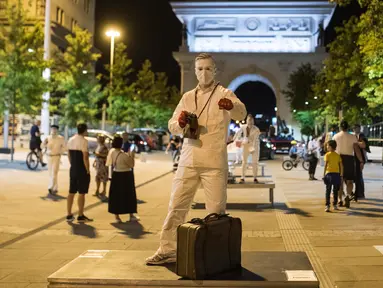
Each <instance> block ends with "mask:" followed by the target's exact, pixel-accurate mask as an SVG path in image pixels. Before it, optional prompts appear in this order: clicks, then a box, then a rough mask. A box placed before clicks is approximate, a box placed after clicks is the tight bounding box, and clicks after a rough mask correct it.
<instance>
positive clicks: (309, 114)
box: [282, 63, 319, 136]
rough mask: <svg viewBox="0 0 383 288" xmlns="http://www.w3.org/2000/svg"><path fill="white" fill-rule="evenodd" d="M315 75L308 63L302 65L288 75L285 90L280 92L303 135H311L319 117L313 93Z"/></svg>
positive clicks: (317, 104) (316, 101)
mask: <svg viewBox="0 0 383 288" xmlns="http://www.w3.org/2000/svg"><path fill="white" fill-rule="evenodd" d="M317 73H318V72H317V71H316V70H315V69H314V68H313V67H312V66H311V64H310V63H306V64H302V65H301V66H299V67H298V68H297V69H296V70H295V71H293V72H292V73H291V74H290V76H289V80H288V83H287V88H286V90H284V91H282V93H283V94H284V95H285V96H286V98H287V100H288V102H289V103H290V109H291V111H292V112H293V117H294V119H295V120H296V121H297V122H298V123H299V125H300V128H301V133H302V134H303V135H309V136H311V135H313V133H314V131H315V122H316V118H317V117H318V115H319V112H318V111H319V110H318V107H319V102H318V100H317V99H315V94H314V91H313V85H314V83H315V80H316V77H317Z"/></svg>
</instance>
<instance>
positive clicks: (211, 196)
mask: <svg viewBox="0 0 383 288" xmlns="http://www.w3.org/2000/svg"><path fill="white" fill-rule="evenodd" d="M214 86H215V85H213V86H212V87H211V88H210V89H208V90H207V91H202V90H201V89H199V88H198V87H197V88H195V89H193V90H191V91H189V92H186V93H185V94H184V95H183V97H182V99H181V101H180V102H179V104H178V106H177V108H176V110H175V111H174V114H173V117H172V118H171V119H170V120H169V130H170V132H171V133H172V134H182V132H183V129H182V128H181V127H180V126H179V124H178V117H179V115H180V113H181V111H183V110H185V111H188V112H192V113H195V114H196V115H197V116H198V115H199V114H200V112H201V110H202V108H203V106H205V104H206V102H207V101H208V99H209V97H210V95H211V93H212V90H213V88H214ZM196 92H197V93H196ZM224 97H225V98H228V99H230V100H231V101H232V102H233V105H234V107H233V109H232V110H230V111H226V110H220V109H219V106H218V102H219V100H220V99H222V98H224ZM245 116H246V108H245V105H244V104H243V103H242V102H241V101H240V100H239V99H238V98H237V97H236V96H235V95H234V93H233V92H232V91H230V90H228V89H226V88H224V87H222V86H218V87H217V89H216V90H215V92H214V94H213V96H212V98H211V100H210V102H209V103H208V105H207V106H206V108H205V110H204V111H203V113H202V114H201V116H200V118H199V119H198V124H199V126H200V138H199V139H200V142H198V143H196V142H195V140H191V139H189V138H185V139H184V143H183V146H182V151H181V158H180V161H179V164H178V170H177V172H176V175H175V178H174V180H173V185H172V192H171V196H170V203H169V210H168V215H167V217H166V220H165V223H164V225H163V228H162V232H161V237H160V239H161V240H160V248H159V249H158V251H157V253H160V254H167V253H174V252H175V251H176V239H177V238H176V236H177V235H176V233H177V227H178V226H179V225H180V224H182V223H184V222H185V219H186V216H187V213H188V211H189V209H190V205H191V203H192V201H193V198H194V195H195V193H196V191H197V189H198V187H199V186H200V184H201V183H202V185H203V188H204V190H205V197H206V202H205V203H206V209H207V211H208V213H224V211H225V209H226V197H227V196H226V184H227V170H228V164H227V163H228V161H227V146H226V139H227V132H228V126H229V123H230V120H231V119H234V120H242V119H244V118H245ZM201 126H202V127H201ZM197 141H198V140H197Z"/></svg>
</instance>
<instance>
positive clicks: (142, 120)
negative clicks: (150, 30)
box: [131, 60, 179, 127]
mask: <svg viewBox="0 0 383 288" xmlns="http://www.w3.org/2000/svg"><path fill="white" fill-rule="evenodd" d="M135 91H136V96H135V97H134V99H133V100H134V102H135V103H132V104H131V106H132V107H134V109H136V110H135V112H136V115H134V116H133V118H134V119H135V120H134V122H135V125H138V126H157V127H167V122H168V120H169V119H170V117H171V116H172V113H173V109H174V108H175V106H176V105H177V102H178V100H179V92H178V90H177V88H175V87H170V86H169V85H168V78H167V76H166V74H165V73H161V72H160V73H154V72H153V71H152V70H151V63H150V61H149V60H146V61H145V62H144V63H143V65H142V68H141V70H140V71H139V72H138V74H137V81H136V82H135Z"/></svg>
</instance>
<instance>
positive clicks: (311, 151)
mask: <svg viewBox="0 0 383 288" xmlns="http://www.w3.org/2000/svg"><path fill="white" fill-rule="evenodd" d="M307 153H308V155H309V163H310V166H309V180H311V181H313V180H318V179H317V178H315V171H316V168H317V165H318V158H319V143H318V141H317V139H316V136H314V135H313V136H312V138H311V140H310V141H309V144H308V146H307Z"/></svg>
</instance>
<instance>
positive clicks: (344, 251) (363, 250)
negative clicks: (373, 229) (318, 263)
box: [315, 247, 381, 258]
mask: <svg viewBox="0 0 383 288" xmlns="http://www.w3.org/2000/svg"><path fill="white" fill-rule="evenodd" d="M315 251H316V252H317V253H318V254H319V256H320V257H321V258H338V257H342V258H352V257H368V256H381V254H380V253H379V251H377V250H376V249H375V248H374V247H358V248H357V249H356V248H355V247H315Z"/></svg>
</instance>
